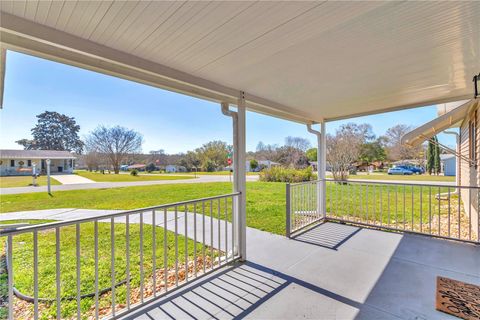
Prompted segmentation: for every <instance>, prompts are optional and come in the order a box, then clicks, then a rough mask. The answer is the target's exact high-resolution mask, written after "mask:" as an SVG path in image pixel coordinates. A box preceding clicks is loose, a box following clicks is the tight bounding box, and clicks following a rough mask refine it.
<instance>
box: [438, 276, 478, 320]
mask: <svg viewBox="0 0 480 320" xmlns="http://www.w3.org/2000/svg"><path fill="white" fill-rule="evenodd" d="M436 308H437V310H439V311H442V312H445V313H448V314H451V315H453V316H456V317H459V318H462V319H465V320H474V319H475V320H478V319H480V286H477V285H474V284H470V283H465V282H461V281H457V280H452V279H449V278H444V277H437V299H436Z"/></svg>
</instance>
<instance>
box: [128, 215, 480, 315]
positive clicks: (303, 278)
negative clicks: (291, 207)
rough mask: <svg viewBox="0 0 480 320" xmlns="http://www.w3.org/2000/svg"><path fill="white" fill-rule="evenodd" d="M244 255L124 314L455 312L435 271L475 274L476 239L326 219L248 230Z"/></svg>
mask: <svg viewBox="0 0 480 320" xmlns="http://www.w3.org/2000/svg"><path fill="white" fill-rule="evenodd" d="M247 239H248V240H247V254H248V260H247V261H246V262H244V263H235V264H233V265H230V266H228V267H225V268H222V269H221V270H219V271H217V272H216V273H214V274H212V275H209V276H206V277H205V278H204V279H202V280H199V281H196V282H194V283H191V284H190V285H188V286H187V287H185V288H183V289H181V290H178V291H176V292H174V293H170V294H167V295H166V296H165V297H164V298H162V299H160V300H158V301H154V302H151V303H150V304H148V305H146V306H145V307H143V308H141V309H140V310H138V311H135V312H133V313H132V314H129V315H127V316H126V317H125V319H146V320H147V319H148V320H151V319H186V318H193V319H235V318H239V319H240V318H248V319H456V318H455V317H452V316H449V315H447V314H445V313H442V312H439V311H436V310H435V287H436V278H437V276H444V277H448V278H452V279H458V280H461V281H465V282H468V283H479V282H480V270H479V268H478V265H479V264H480V247H478V246H475V245H469V244H462V243H456V242H451V241H445V240H439V239H431V238H426V237H423V236H417V235H410V234H397V233H388V232H383V231H378V230H371V229H365V228H361V227H355V226H349V225H345V224H338V223H331V222H327V223H324V224H321V225H318V226H316V227H314V228H313V229H311V230H309V231H307V232H305V233H303V234H301V235H299V236H297V237H295V238H294V239H286V238H284V237H281V236H277V235H272V234H269V233H266V232H262V231H259V230H257V229H252V228H248V230H247Z"/></svg>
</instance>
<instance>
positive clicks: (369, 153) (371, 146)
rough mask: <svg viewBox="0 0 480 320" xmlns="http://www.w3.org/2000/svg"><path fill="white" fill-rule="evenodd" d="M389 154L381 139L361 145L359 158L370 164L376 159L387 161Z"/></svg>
mask: <svg viewBox="0 0 480 320" xmlns="http://www.w3.org/2000/svg"><path fill="white" fill-rule="evenodd" d="M386 157H387V155H386V153H385V149H383V147H382V144H381V142H380V140H376V141H373V142H367V143H363V144H362V145H361V147H360V155H359V160H360V161H362V162H366V163H367V165H370V164H371V163H372V162H374V161H385V159H386Z"/></svg>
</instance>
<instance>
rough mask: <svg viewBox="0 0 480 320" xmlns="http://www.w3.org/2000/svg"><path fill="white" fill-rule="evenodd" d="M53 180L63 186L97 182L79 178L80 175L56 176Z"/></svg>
mask: <svg viewBox="0 0 480 320" xmlns="http://www.w3.org/2000/svg"><path fill="white" fill-rule="evenodd" d="M52 178H54V179H55V180H57V181H58V182H60V183H61V184H79V183H95V181H93V180H90V179H88V178H85V177H82V176H79V175H78V174H56V175H53V176H52Z"/></svg>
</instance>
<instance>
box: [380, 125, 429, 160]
mask: <svg viewBox="0 0 480 320" xmlns="http://www.w3.org/2000/svg"><path fill="white" fill-rule="evenodd" d="M411 130H412V128H411V127H410V126H407V125H404V124H398V125H396V126H394V127H391V128H390V129H388V130H387V132H386V133H385V136H384V137H383V140H384V142H385V149H386V151H387V157H388V159H389V160H391V161H397V160H407V159H421V158H422V149H423V147H422V146H421V145H420V146H417V147H411V146H408V145H405V144H402V141H401V140H402V137H403V136H404V135H405V134H406V133H407V132H409V131H411Z"/></svg>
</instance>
